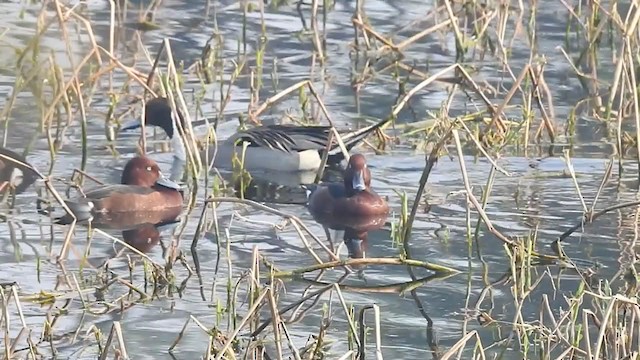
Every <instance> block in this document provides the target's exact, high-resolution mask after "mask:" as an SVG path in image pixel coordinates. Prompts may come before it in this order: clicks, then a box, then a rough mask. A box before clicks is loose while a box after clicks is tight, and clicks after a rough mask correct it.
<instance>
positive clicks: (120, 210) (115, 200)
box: [65, 156, 183, 220]
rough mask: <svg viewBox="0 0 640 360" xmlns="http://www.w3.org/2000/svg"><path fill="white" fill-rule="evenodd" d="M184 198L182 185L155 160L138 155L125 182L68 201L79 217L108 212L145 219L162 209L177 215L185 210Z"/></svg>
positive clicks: (89, 217) (82, 218)
mask: <svg viewBox="0 0 640 360" xmlns="http://www.w3.org/2000/svg"><path fill="white" fill-rule="evenodd" d="M182 200H183V199H182V188H181V187H180V185H178V184H176V183H174V182H173V181H171V180H168V179H167V178H165V177H164V176H163V175H162V173H161V172H160V168H159V167H158V164H157V163H156V162H155V161H153V160H151V159H149V158H147V157H145V156H138V157H135V158H133V159H131V160H129V162H127V165H126V166H125V168H124V171H123V172H122V180H121V184H115V185H104V186H100V187H98V188H95V189H93V190H91V191H89V192H87V193H86V194H85V197H82V198H77V199H74V200H68V201H65V203H66V204H67V206H68V207H69V209H70V210H71V211H72V212H73V213H74V215H75V216H76V218H77V219H78V220H91V219H92V218H93V217H94V216H103V215H105V214H106V215H109V216H112V217H118V218H125V217H131V218H141V219H144V218H146V217H148V216H152V217H154V216H153V214H155V213H158V212H163V213H165V212H171V213H175V216H177V215H179V213H180V212H181V211H182ZM162 217H167V216H165V215H164V214H163V215H162ZM169 217H170V216H169Z"/></svg>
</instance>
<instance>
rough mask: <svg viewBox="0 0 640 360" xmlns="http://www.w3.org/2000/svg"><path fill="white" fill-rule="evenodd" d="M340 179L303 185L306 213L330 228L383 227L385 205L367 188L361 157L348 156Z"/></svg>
mask: <svg viewBox="0 0 640 360" xmlns="http://www.w3.org/2000/svg"><path fill="white" fill-rule="evenodd" d="M343 178H344V179H343V182H342V183H329V184H326V183H323V184H320V185H317V186H307V189H308V190H309V192H310V194H309V202H308V207H309V211H310V212H311V215H313V217H314V218H315V219H316V221H318V222H319V223H321V224H324V225H327V226H328V227H330V228H333V229H344V228H345V227H351V228H354V229H361V230H364V229H366V230H367V231H368V230H369V229H371V228H374V227H376V226H378V225H379V226H381V225H384V221H385V219H386V217H387V215H388V214H389V205H388V204H387V202H386V201H385V200H384V199H383V198H382V197H380V195H378V194H376V192H375V191H373V189H371V171H369V168H368V167H367V161H366V159H365V157H364V155H362V154H355V155H353V156H351V158H350V159H349V164H348V165H347V168H346V169H345V171H344V174H343ZM379 226H378V227H379Z"/></svg>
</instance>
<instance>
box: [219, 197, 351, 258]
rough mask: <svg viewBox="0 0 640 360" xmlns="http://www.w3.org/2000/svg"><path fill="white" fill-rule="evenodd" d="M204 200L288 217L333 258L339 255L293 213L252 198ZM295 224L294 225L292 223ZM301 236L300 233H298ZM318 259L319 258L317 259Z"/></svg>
mask: <svg viewBox="0 0 640 360" xmlns="http://www.w3.org/2000/svg"><path fill="white" fill-rule="evenodd" d="M206 202H208V203H236V204H243V205H249V206H251V207H254V208H256V209H259V210H262V211H266V212H268V213H271V214H275V215H279V216H282V217H283V218H285V219H289V220H291V221H292V222H295V223H296V224H297V226H299V227H301V228H302V229H304V231H305V232H306V233H307V234H308V235H309V236H311V238H312V239H313V240H314V241H315V242H316V243H317V244H318V245H320V247H321V248H322V249H323V250H324V251H325V252H326V253H327V254H328V255H329V256H330V257H331V258H333V259H334V260H338V259H339V257H338V256H337V255H336V254H334V253H333V252H332V251H331V250H330V249H329V248H328V247H327V246H326V245H325V244H324V243H323V242H322V241H321V240H320V239H319V238H318V237H317V236H316V235H314V234H313V233H312V232H311V230H310V229H309V228H308V227H307V226H306V225H305V224H304V223H303V222H302V221H301V220H300V219H299V218H298V217H296V216H293V215H289V214H286V213H284V212H282V211H279V210H276V209H273V208H270V207H268V206H266V205H262V204H260V203H258V202H255V201H252V200H247V199H238V198H225V197H209V198H208V199H207V200H206ZM294 226H295V225H294ZM299 234H300V235H301V236H302V233H299ZM317 260H319V259H317Z"/></svg>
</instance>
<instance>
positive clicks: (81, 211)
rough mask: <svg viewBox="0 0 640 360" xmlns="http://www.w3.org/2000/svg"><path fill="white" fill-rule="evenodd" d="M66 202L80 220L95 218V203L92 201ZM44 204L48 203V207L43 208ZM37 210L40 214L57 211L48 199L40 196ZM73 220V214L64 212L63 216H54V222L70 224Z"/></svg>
mask: <svg viewBox="0 0 640 360" xmlns="http://www.w3.org/2000/svg"><path fill="white" fill-rule="evenodd" d="M64 203H65V205H67V208H69V210H71V212H72V213H73V214H74V215H75V217H76V220H77V221H78V222H84V221H91V220H92V219H93V215H92V211H93V208H94V205H93V203H92V202H91V201H87V202H76V201H68V200H66V201H65V202H64ZM43 204H46V207H44V208H43ZM37 210H38V213H39V214H41V215H47V216H48V215H50V214H51V213H53V212H54V211H55V208H54V207H53V206H52V205H51V203H50V202H49V201H48V200H44V199H40V198H39V199H38V201H37ZM72 222H73V216H71V214H64V215H62V216H57V217H55V218H53V223H54V224H58V225H69V224H71V223H72Z"/></svg>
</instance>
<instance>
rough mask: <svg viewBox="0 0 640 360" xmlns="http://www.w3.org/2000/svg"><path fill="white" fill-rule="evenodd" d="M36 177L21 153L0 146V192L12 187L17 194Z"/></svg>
mask: <svg viewBox="0 0 640 360" xmlns="http://www.w3.org/2000/svg"><path fill="white" fill-rule="evenodd" d="M37 179H38V175H37V174H36V173H35V171H33V169H32V166H31V165H30V164H29V163H28V162H27V160H26V159H25V158H24V157H23V156H22V155H18V154H17V153H15V152H13V151H11V150H9V149H7V148H3V147H0V192H4V191H6V190H8V189H9V188H13V189H14V190H15V193H16V194H19V193H21V192H23V191H25V190H26V189H27V188H28V187H29V186H31V184H33V183H34V182H35V181H36V180H37Z"/></svg>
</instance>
